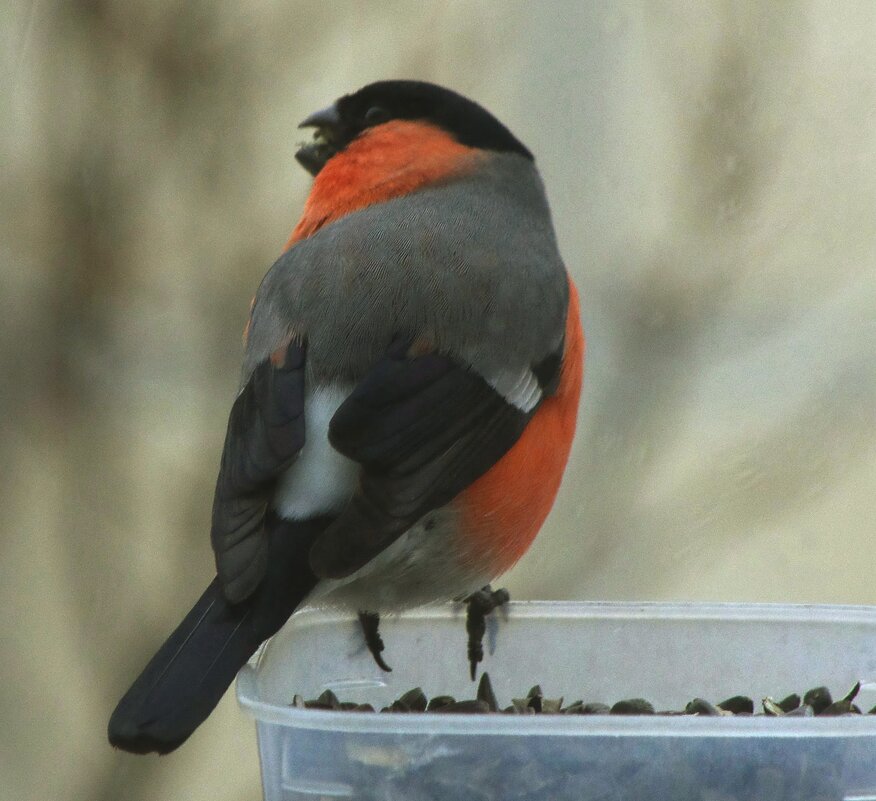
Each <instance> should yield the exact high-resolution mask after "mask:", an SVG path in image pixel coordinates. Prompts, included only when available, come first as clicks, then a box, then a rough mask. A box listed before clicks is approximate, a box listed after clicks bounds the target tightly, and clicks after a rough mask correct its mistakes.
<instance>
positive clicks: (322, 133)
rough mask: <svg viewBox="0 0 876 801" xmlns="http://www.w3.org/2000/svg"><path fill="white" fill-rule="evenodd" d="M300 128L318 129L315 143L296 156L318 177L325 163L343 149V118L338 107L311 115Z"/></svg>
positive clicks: (305, 146)
mask: <svg viewBox="0 0 876 801" xmlns="http://www.w3.org/2000/svg"><path fill="white" fill-rule="evenodd" d="M298 127H299V128H316V131H315V133H314V135H313V142H311V143H310V144H307V145H304V146H303V147H301V148H300V149H299V150H298V152H297V153H296V154H295V158H296V159H297V160H298V163H299V164H300V165H301V166H302V167H304V169H305V170H307V171H308V172H309V173H310V174H311V175H314V176H315V175H317V173H319V171H320V170H321V169H322V168H323V167H324V166H325V163H326V162H327V161H328V160H329V159H330V158H331V157H332V156H334V155H335V153H337V152H338V150H340V149H341V147H342V144H341V117H340V114H338V109H337V106H336V105H331V106H329V107H328V108H324V109H322V110H321V111H317V112H316V113H315V114H311V115H310V116H309V117H308V118H307V119H306V120H304V122H302V123H301V124H300V125H299V126H298Z"/></svg>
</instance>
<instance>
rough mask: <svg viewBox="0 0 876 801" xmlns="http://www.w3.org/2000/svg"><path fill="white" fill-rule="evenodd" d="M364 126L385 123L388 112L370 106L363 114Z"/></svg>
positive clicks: (378, 107)
mask: <svg viewBox="0 0 876 801" xmlns="http://www.w3.org/2000/svg"><path fill="white" fill-rule="evenodd" d="M364 119H365V124H366V125H380V123H381V122H386V121H387V120H388V119H389V112H388V111H387V110H386V109H385V108H381V107H380V106H371V108H369V109H368V111H366V112H365V118H364Z"/></svg>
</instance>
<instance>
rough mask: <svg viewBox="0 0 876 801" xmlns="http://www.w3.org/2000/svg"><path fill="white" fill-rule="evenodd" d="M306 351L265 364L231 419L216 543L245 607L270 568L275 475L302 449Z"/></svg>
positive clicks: (295, 348) (232, 593)
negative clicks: (268, 521)
mask: <svg viewBox="0 0 876 801" xmlns="http://www.w3.org/2000/svg"><path fill="white" fill-rule="evenodd" d="M304 361H305V353H304V348H303V346H301V345H298V344H296V343H294V342H292V343H290V344H289V345H288V346H287V347H286V348H285V354H284V358H283V361H282V364H275V363H274V361H265V362H262V363H261V364H260V365H258V367H256V369H255V370H254V371H253V373H252V375H251V376H250V379H249V381H248V382H247V384H246V386H245V387H244V388H243V391H242V392H241V393H240V395H238V397H237V400H236V401H235V402H234V406H233V407H232V409H231V415H230V417H229V420H228V432H227V434H226V435H225V447H224V449H223V451H222V462H221V465H220V468H219V477H218V479H217V480H216V494H215V495H214V498H213V521H212V527H211V531H210V540H211V542H212V544H213V551H214V553H215V556H216V570H217V572H218V574H219V582H220V584H221V585H222V590H223V592H224V594H225V597H226V598H227V599H228V600H229V601H232V602H239V601H241V600H243V599H245V598H247V597H249V596H250V595H252V593H253V592H254V591H255V589H256V587H257V586H258V584H259V582H260V581H261V579H262V577H263V576H264V574H265V570H266V569H267V538H266V536H265V531H264V521H265V514H266V512H267V509H268V505H269V503H270V499H271V495H272V494H273V491H274V487H275V485H276V481H277V477H278V476H279V475H280V473H282V472H283V471H284V470H285V469H286V468H287V467H288V466H289V465H290V464H291V463H292V461H293V460H294V459H295V457H296V456H297V454H298V452H299V451H300V450H301V448H302V446H303V445H304Z"/></svg>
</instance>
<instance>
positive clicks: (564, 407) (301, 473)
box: [108, 81, 584, 753]
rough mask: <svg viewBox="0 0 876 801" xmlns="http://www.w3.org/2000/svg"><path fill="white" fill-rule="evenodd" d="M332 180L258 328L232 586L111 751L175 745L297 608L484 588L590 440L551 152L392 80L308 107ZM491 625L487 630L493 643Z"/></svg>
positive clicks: (277, 274)
mask: <svg viewBox="0 0 876 801" xmlns="http://www.w3.org/2000/svg"><path fill="white" fill-rule="evenodd" d="M302 127H307V128H313V129H315V133H314V138H313V141H312V142H310V143H309V144H307V145H305V146H303V147H302V148H301V149H300V150H299V151H298V153H297V154H296V158H297V159H298V161H299V162H300V163H301V165H302V166H303V167H305V169H307V170H308V171H309V172H310V173H311V174H312V175H313V176H314V180H313V185H312V188H311V190H310V194H309V196H308V198H307V201H306V203H305V206H304V211H303V214H302V216H301V219H300V220H299V222H298V224H297V225H296V226H295V229H294V231H293V233H292V236H291V238H290V239H289V242H288V244H287V246H286V249H285V251H284V252H283V254H282V255H281V256H280V258H279V259H278V260H277V261H276V262H275V263H274V265H273V266H272V267H271V269H270V270H269V271H268V273H267V275H266V276H265V278H264V279H263V281H262V283H261V286H260V287H259V289H258V292H257V293H256V296H255V298H254V300H253V304H252V310H251V313H250V318H249V322H248V324H247V329H246V347H245V355H244V359H243V371H242V379H241V383H240V390H239V393H238V395H237V398H236V400H235V401H234V404H233V406H232V408H231V414H230V418H229V421H228V430H227V434H226V437H225V445H224V449H223V452H222V457H221V463H220V467H219V476H218V479H217V482H216V492H215V497H214V501H213V511H212V524H211V525H212V527H211V541H212V546H213V550H214V552H215V559H216V572H217V575H216V578H215V579H214V580H213V581H212V583H211V584H210V585H209V586H208V587H207V589H206V591H205V592H204V593H203V595H202V596H201V598H200V599H199V600H198V601H197V603H196V604H195V606H194V607H193V608H192V610H191V611H190V612H189V613H188V615H187V616H186V617H185V619H184V620H183V621H182V623H181V624H180V625H179V627H178V628H177V629H176V631H174V632H173V634H171V635H170V638H169V639H168V640H167V642H165V643H164V645H162V646H161V648H160V649H159V650H158V653H157V654H156V655H155V656H154V657H153V658H152V660H151V661H150V662H149V663H148V664H147V665H146V667H145V669H144V670H143V672H142V674H141V675H140V676H139V678H137V680H136V681H135V682H134V684H133V686H132V687H131V688H130V689H129V690H128V692H127V693H126V694H125V696H124V697H123V698H122V700H121V701H120V702H119V704H118V706H117V707H116V710H115V712H114V713H113V715H112V717H111V719H110V722H109V732H108V733H109V740H110V742H111V743H112V744H113V745H114V746H117V747H118V748H122V749H124V750H126V751H131V752H135V753H147V752H151V751H155V752H158V753H166V752H168V751H172V750H173V749H174V748H176V747H177V746H179V745H180V744H181V743H182V742H183V741H185V740H186V738H187V737H189V735H191V733H192V732H193V731H194V730H195V729H196V728H197V726H198V725H200V723H201V722H203V720H204V719H205V718H206V717H207V716H208V715H209V714H210V712H211V711H212V710H213V708H214V707H215V706H216V704H217V703H218V702H219V699H220V698H221V697H222V695H223V693H224V692H225V690H226V689H227V688H228V686H229V684H230V683H231V682H232V680H233V679H234V676H235V675H236V673H237V672H238V670H239V669H240V668H241V667H242V666H243V665H244V664H245V662H246V661H247V660H248V659H249V658H250V657H251V656H252V654H253V653H254V652H255V651H256V649H257V648H258V646H259V645H260V644H261V643H262V642H263V641H264V640H266V639H267V638H268V637H270V636H272V635H273V634H274V633H275V632H276V631H277V630H278V629H279V628H280V627H281V626H282V625H283V624H284V623H285V622H286V620H287V619H288V618H289V616H290V615H291V614H292V612H293V611H294V610H295V609H296V608H297V607H299V606H301V605H302V604H305V603H307V604H310V603H320V604H327V605H333V606H339V607H342V608H347V609H349V610H350V612H351V614H356V613H358V614H359V618H360V621H361V623H362V628H363V632H364V634H365V637H366V641H367V644H368V646H369V648H370V649H371V651H372V653H373V654H374V656H375V659H377V660H378V663H379V664H381V666H383V667H385V668H387V669H388V666H387V665H386V663H385V662H384V661H383V658H382V656H381V655H380V651H381V649H382V643H381V642H380V636H379V634H378V631H377V623H378V621H379V616H380V614H381V613H384V612H393V611H395V610H399V609H403V608H406V607H411V606H416V605H421V604H427V603H431V602H437V601H446V600H451V599H459V600H464V599H469V602H470V605H469V621H468V623H469V633H470V635H471V639H470V642H469V659H470V660H471V662H472V664H471V667H472V670H474V666H475V664H476V662H477V660H478V659H479V658H480V653H479V647H480V646H479V635H480V634H482V633H483V614H484V613H485V612H488V611H489V610H490V608H491V607H492V606H494V605H496V604H498V603H501V602H503V601H504V600H505V599H506V598H507V595H505V594H503V593H502V592H501V591H499V592H496V593H492V592H491V591H490V590H489V589H488V587H487V585H488V584H489V582H490V581H491V580H493V579H494V578H495V577H496V576H498V575H500V574H501V573H503V572H505V571H506V570H508V569H509V568H510V567H511V566H512V565H513V564H514V563H515V562H516V561H517V560H518V559H519V558H520V557H521V556H522V555H523V553H524V552H525V551H526V549H527V548H528V547H529V545H530V543H531V542H532V541H533V538H534V537H535V535H536V533H537V532H538V529H539V528H540V526H541V525H542V523H543V521H544V519H545V517H546V516H547V514H548V512H549V510H550V508H551V505H552V504H553V501H554V497H555V495H556V493H557V489H558V488H559V485H560V480H561V477H562V474H563V470H564V468H565V465H566V461H567V458H568V454H569V448H570V446H571V443H572V438H573V435H574V431H575V421H576V417H577V410H578V399H579V394H580V389H581V376H582V370H583V354H584V339H583V336H582V331H581V324H580V318H579V313H578V299H577V292H576V290H575V287H574V285H573V284H572V281H571V280H570V278H569V275H568V274H567V272H566V270H565V268H564V266H563V262H562V260H561V258H560V254H559V251H558V249H557V242H556V237H555V234H554V229H553V225H552V222H551V215H550V211H549V208H548V203H547V200H546V198H545V192H544V188H543V185H542V182H541V179H540V177H539V174H538V171H537V170H536V167H535V163H534V159H533V156H532V154H531V153H530V152H529V150H527V149H526V147H525V146H524V145H523V144H521V142H520V141H519V140H518V139H516V138H515V137H514V135H513V134H512V133H511V132H510V131H509V130H508V129H507V128H506V127H505V126H504V125H503V124H502V123H500V122H499V121H498V120H497V119H496V118H495V117H493V116H492V115H491V114H490V113H489V112H487V111H486V110H485V109H484V108H482V107H481V106H479V105H478V104H477V103H474V102H472V101H471V100H468V99H466V98H465V97H462V96H460V95H459V94H456V93H455V92H452V91H450V90H448V89H444V88H441V87H439V86H435V85H433V84H429V83H423V82H419V81H382V82H379V83H373V84H371V85H369V86H366V87H364V88H363V89H360V90H359V91H357V92H355V93H353V94H349V95H345V96H344V97H341V98H340V99H339V100H337V101H336V102H335V103H333V104H332V105H331V106H329V107H328V108H325V109H323V110H322V111H319V112H317V113H315V114H313V115H311V116H310V117H308V118H307V119H306V120H305V121H304V122H303V123H302ZM478 629H480V631H478Z"/></svg>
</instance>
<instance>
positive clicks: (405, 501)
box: [310, 343, 537, 578]
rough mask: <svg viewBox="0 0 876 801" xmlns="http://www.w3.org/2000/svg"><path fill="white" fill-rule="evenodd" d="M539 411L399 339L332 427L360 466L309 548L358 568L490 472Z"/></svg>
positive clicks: (317, 560) (325, 561)
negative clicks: (339, 509)
mask: <svg viewBox="0 0 876 801" xmlns="http://www.w3.org/2000/svg"><path fill="white" fill-rule="evenodd" d="M536 408H537V407H536ZM534 413H535V408H534V409H532V410H530V411H528V412H524V411H522V410H520V409H519V408H517V407H515V406H513V405H512V404H510V403H509V402H508V401H507V400H506V399H505V398H504V397H503V396H502V395H500V394H499V393H498V392H497V391H496V390H495V389H493V387H491V386H490V385H489V384H488V383H487V382H486V381H485V380H484V379H483V378H482V377H481V376H480V375H478V374H477V373H475V372H474V371H473V370H471V369H470V368H468V367H466V366H465V365H462V364H460V363H459V362H457V361H455V360H453V359H451V358H450V357H448V356H445V355H442V354H439V353H427V354H424V355H421V356H414V357H408V355H407V346H406V343H402V344H398V343H397V344H396V345H394V346H393V348H391V349H390V352H389V353H388V354H387V356H386V357H384V358H383V359H382V360H381V361H380V362H378V364H377V365H375V367H374V368H373V369H372V370H371V372H369V374H368V375H367V376H366V377H365V378H364V379H363V380H362V381H361V382H360V383H359V384H358V385H357V387H356V388H355V389H354V391H353V392H352V393H351V394H350V396H349V397H348V398H347V400H346V401H344V403H343V404H341V406H340V408H339V409H338V410H337V412H336V413H335V415H334V417H333V418H332V421H331V424H330V425H329V439H330V441H331V443H332V445H333V446H334V447H335V448H336V449H337V450H338V451H340V452H341V453H343V454H344V455H346V456H348V457H349V458H351V459H353V460H354V461H357V462H359V463H360V464H361V465H362V472H361V476H360V483H359V487H358V489H357V491H356V493H355V494H354V496H353V498H352V499H351V500H350V503H349V504H348V506H347V507H346V509H345V510H344V512H343V513H342V514H341V515H340V516H339V517H338V518H337V519H336V520H335V521H334V522H333V523H332V524H331V525H330V526H329V527H328V529H327V530H326V531H325V532H323V534H321V535H320V537H319V538H318V539H317V541H316V542H315V543H314V546H313V548H312V549H311V551H310V564H311V566H312V568H313V570H314V572H315V573H316V574H317V575H318V576H321V577H325V578H343V577H345V576H348V575H350V574H351V573H353V572H355V571H356V570H358V569H359V568H360V567H362V566H363V565H364V564H366V563H367V562H368V561H370V560H371V559H372V558H373V557H374V556H376V555H377V554H378V553H380V551H382V550H383V549H384V548H386V547H387V546H388V545H389V544H391V543H392V542H393V541H394V540H395V539H397V538H398V537H399V536H400V535H401V534H402V533H403V532H404V531H405V530H406V529H408V528H409V527H410V526H411V525H412V524H413V523H415V522H416V521H417V520H418V519H419V518H420V517H422V516H423V515H424V514H425V513H426V512H428V511H430V510H432V509H436V508H438V507H439V506H443V505H444V504H446V503H448V502H449V501H451V500H452V499H453V498H454V497H455V496H456V495H458V494H459V493H460V492H461V491H462V490H463V489H465V488H466V487H467V486H468V485H469V484H471V483H472V482H473V481H475V480H476V479H477V478H479V477H480V476H481V475H483V474H484V473H485V472H486V471H487V470H488V469H489V468H490V467H491V466H492V465H494V464H495V463H496V462H497V461H498V460H499V459H500V458H501V457H502V456H503V455H504V454H505V453H506V452H507V451H508V450H509V449H510V448H511V446H512V445H513V444H514V443H515V442H516V441H517V439H518V438H519V437H520V435H521V434H522V433H523V430H524V428H525V427H526V424H527V423H528V422H529V420H530V418H531V417H532V415H533V414H534Z"/></svg>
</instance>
